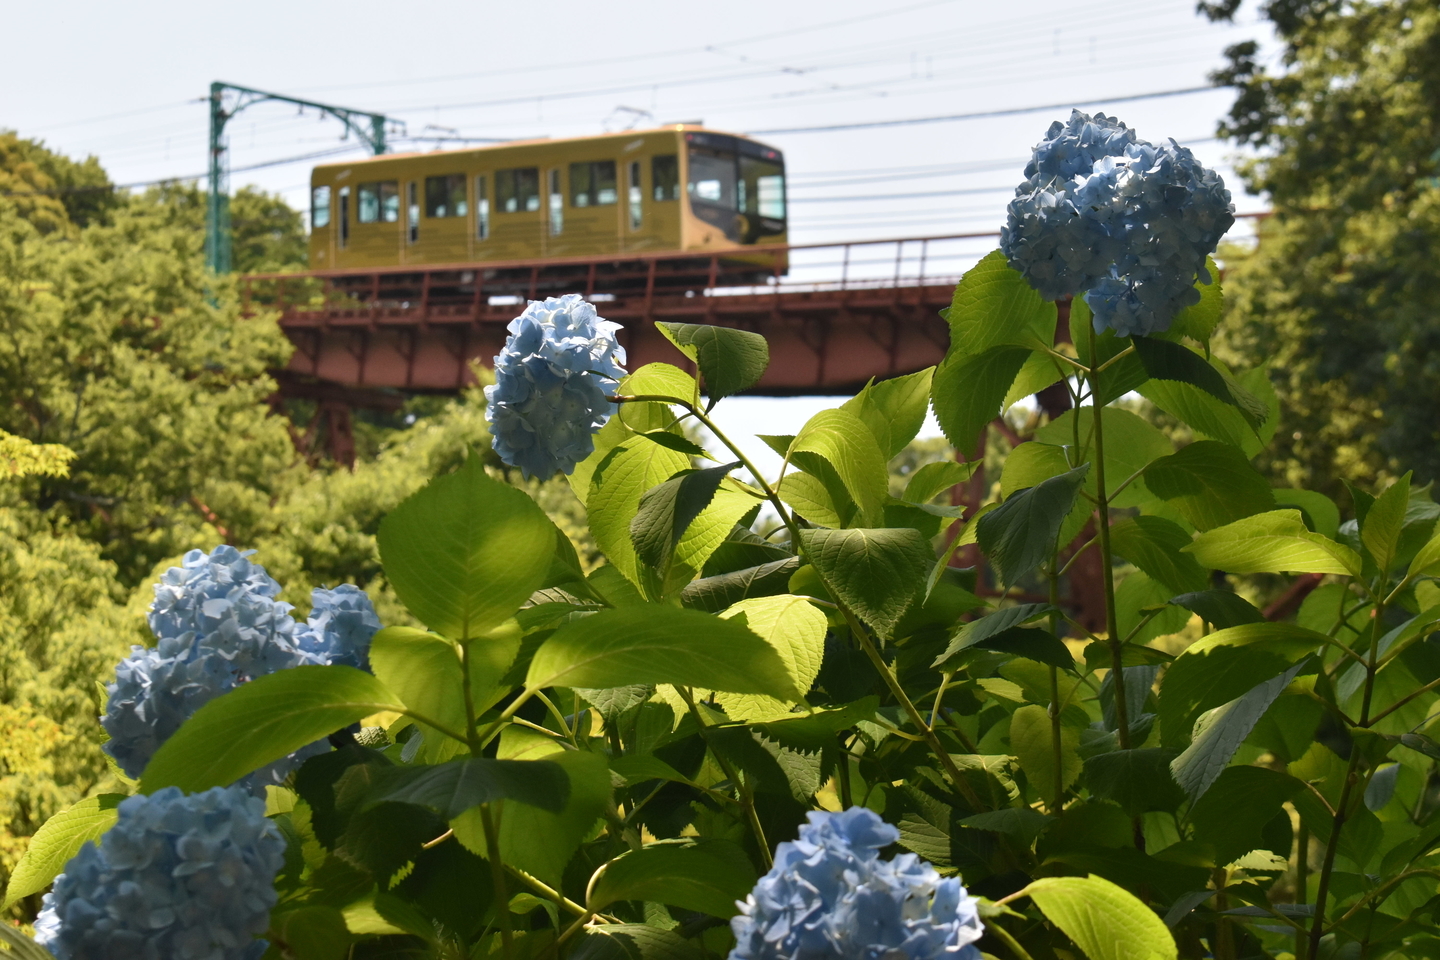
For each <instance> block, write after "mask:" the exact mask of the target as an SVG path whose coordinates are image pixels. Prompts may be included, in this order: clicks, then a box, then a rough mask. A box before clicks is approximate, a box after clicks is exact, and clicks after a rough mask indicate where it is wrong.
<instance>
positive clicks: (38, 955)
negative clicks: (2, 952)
mask: <svg viewBox="0 0 1440 960" xmlns="http://www.w3.org/2000/svg"><path fill="white" fill-rule="evenodd" d="M0 946H4V947H7V948H8V950H7V952H8V954H9V955H10V956H12V957H14V958H15V960H55V958H54V956H52V955H51V953H50V951H49V950H46V949H45V948H44V947H42V946H40V944H38V943H36V942H35V941H34V940H31V939H30V938H29V937H27V936H25V934H23V933H21V932H20V931H19V930H17V929H16V928H15V927H12V926H11V925H10V923H9V921H6V922H5V923H0Z"/></svg>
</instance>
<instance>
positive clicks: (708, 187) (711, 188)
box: [688, 146, 736, 210]
mask: <svg viewBox="0 0 1440 960" xmlns="http://www.w3.org/2000/svg"><path fill="white" fill-rule="evenodd" d="M735 179H736V178H735V154H733V153H729V152H727V151H721V150H712V149H710V148H709V147H695V146H692V147H691V148H690V183H689V184H688V189H689V193H690V200H691V202H692V203H695V202H699V203H707V204H712V205H714V206H717V207H724V208H725V209H726V210H734V209H736V207H735Z"/></svg>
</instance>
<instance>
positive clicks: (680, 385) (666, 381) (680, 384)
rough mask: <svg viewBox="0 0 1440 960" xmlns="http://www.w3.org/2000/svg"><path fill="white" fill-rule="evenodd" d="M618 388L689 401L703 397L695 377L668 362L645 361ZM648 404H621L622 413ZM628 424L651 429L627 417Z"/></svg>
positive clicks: (632, 426)
mask: <svg viewBox="0 0 1440 960" xmlns="http://www.w3.org/2000/svg"><path fill="white" fill-rule="evenodd" d="M662 333H663V331H662ZM667 339H668V338H667ZM671 342H674V341H671ZM681 352H684V351H681ZM691 359H693V358H691ZM618 392H620V393H622V394H625V395H628V396H635V395H637V394H639V395H644V394H650V395H654V396H661V397H674V398H675V399H676V400H686V401H689V402H690V403H695V402H697V401H698V400H699V399H700V388H699V385H698V384H696V382H695V378H694V377H692V376H690V374H688V373H686V372H685V371H684V370H681V369H680V368H679V367H677V366H675V365H673V364H669V363H647V364H645V366H643V367H641V368H640V369H638V370H635V371H634V372H632V373H631V374H630V375H629V376H627V377H626V378H625V379H624V380H622V381H621V382H620V386H619V390H618ZM647 406H649V404H648V403H625V404H621V405H620V415H621V416H622V417H625V416H627V414H629V413H632V412H639V411H642V410H643V409H644V408H645V407H647ZM626 424H627V425H630V426H631V429H634V430H635V431H636V432H642V433H643V432H648V430H647V427H646V425H645V424H644V423H641V422H636V423H634V424H631V423H630V421H629V420H628V419H627V420H626ZM651 429H653V428H651Z"/></svg>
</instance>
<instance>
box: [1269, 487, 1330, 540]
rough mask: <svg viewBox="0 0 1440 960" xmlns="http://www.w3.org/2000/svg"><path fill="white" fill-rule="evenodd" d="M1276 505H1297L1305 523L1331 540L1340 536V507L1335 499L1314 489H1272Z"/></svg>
mask: <svg viewBox="0 0 1440 960" xmlns="http://www.w3.org/2000/svg"><path fill="white" fill-rule="evenodd" d="M1272 492H1273V493H1274V495H1275V505H1276V506H1277V507H1298V508H1299V510H1300V512H1301V514H1302V515H1303V516H1304V519H1305V525H1306V526H1307V527H1308V528H1309V529H1310V530H1313V531H1314V532H1315V533H1318V534H1320V536H1322V537H1329V538H1330V539H1331V540H1334V539H1336V538H1337V537H1339V536H1340V508H1339V507H1337V506H1335V501H1334V500H1331V499H1330V498H1329V497H1327V496H1325V494H1323V493H1316V492H1315V491H1314V490H1284V489H1280V490H1274V491H1272Z"/></svg>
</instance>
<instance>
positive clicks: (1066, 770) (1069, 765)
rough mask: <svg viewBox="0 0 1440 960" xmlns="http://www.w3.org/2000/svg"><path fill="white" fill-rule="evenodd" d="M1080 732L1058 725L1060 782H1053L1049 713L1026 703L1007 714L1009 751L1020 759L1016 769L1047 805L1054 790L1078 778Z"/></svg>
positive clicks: (1053, 739) (1051, 800)
mask: <svg viewBox="0 0 1440 960" xmlns="http://www.w3.org/2000/svg"><path fill="white" fill-rule="evenodd" d="M1079 747H1080V731H1078V730H1076V729H1075V728H1074V727H1070V726H1065V725H1064V724H1062V725H1061V726H1060V760H1061V764H1060V771H1059V775H1060V783H1059V785H1058V788H1057V785H1056V782H1055V778H1056V770H1055V738H1054V731H1053V730H1052V729H1051V725H1050V714H1049V711H1047V710H1046V709H1045V708H1044V707H1038V706H1036V705H1034V704H1027V705H1026V706H1023V707H1021V708H1020V709H1019V710H1016V711H1015V712H1014V713H1013V714H1011V715H1010V752H1011V753H1013V754H1015V759H1017V760H1019V761H1020V769H1021V770H1024V771H1025V777H1026V778H1027V779H1028V780H1029V781H1030V784H1031V785H1032V786H1033V787H1034V788H1035V789H1036V791H1038V792H1039V794H1040V798H1041V799H1043V800H1044V801H1045V804H1046V806H1047V808H1048V806H1049V805H1050V804H1051V803H1053V802H1054V799H1055V797H1056V795H1057V792H1058V791H1060V790H1065V789H1067V788H1068V787H1069V786H1070V785H1071V784H1073V783H1074V782H1075V781H1076V780H1078V779H1079V778H1080V771H1081V769H1082V763H1081V760H1080V753H1079Z"/></svg>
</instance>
